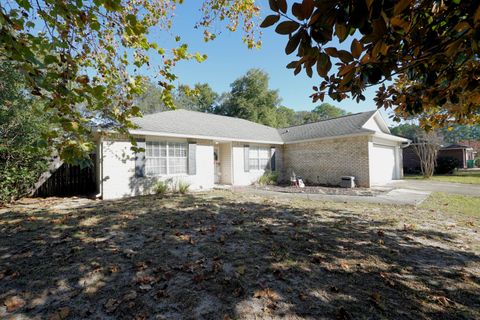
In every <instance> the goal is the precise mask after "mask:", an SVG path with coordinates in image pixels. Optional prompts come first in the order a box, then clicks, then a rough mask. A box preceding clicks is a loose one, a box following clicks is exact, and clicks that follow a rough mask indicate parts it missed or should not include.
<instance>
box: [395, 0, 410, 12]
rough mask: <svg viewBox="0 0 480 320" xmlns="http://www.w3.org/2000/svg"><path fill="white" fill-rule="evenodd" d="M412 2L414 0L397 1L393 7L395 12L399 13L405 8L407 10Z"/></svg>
mask: <svg viewBox="0 0 480 320" xmlns="http://www.w3.org/2000/svg"><path fill="white" fill-rule="evenodd" d="M411 2H412V0H400V1H397V3H396V4H395V7H394V9H393V14H394V15H398V14H400V13H402V12H403V10H405V9H406V8H407V7H408V6H409V5H410V3H411Z"/></svg>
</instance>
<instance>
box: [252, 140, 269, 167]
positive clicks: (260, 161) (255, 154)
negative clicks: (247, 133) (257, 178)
mask: <svg viewBox="0 0 480 320" xmlns="http://www.w3.org/2000/svg"><path fill="white" fill-rule="evenodd" d="M248 161H249V167H250V169H251V170H265V169H267V167H268V164H269V162H270V150H269V148H265V147H255V146H253V147H252V146H250V149H249V155H248Z"/></svg>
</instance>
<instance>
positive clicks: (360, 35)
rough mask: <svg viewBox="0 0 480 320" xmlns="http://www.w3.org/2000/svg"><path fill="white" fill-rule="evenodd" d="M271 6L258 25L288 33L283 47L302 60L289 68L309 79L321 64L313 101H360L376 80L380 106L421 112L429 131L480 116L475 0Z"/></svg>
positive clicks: (308, 1) (405, 113)
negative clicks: (336, 42) (335, 41)
mask: <svg viewBox="0 0 480 320" xmlns="http://www.w3.org/2000/svg"><path fill="white" fill-rule="evenodd" d="M269 5H270V8H271V10H272V11H273V12H274V14H272V15H269V16H267V17H266V18H265V20H264V21H263V22H262V24H261V27H270V26H272V25H276V27H275V31H276V32H277V33H279V34H281V35H285V36H287V35H288V42H287V45H286V47H285V52H286V54H292V53H294V52H296V54H297V59H295V60H294V61H292V62H290V63H289V64H288V65H287V68H291V69H293V70H294V74H298V73H299V72H300V71H301V70H302V69H303V70H305V72H306V74H307V75H308V76H309V77H312V76H313V73H314V71H313V69H314V67H316V73H317V74H318V76H319V77H320V78H321V79H322V81H321V82H320V84H319V86H315V87H313V90H314V93H313V94H312V96H311V97H312V99H313V101H317V100H321V101H323V99H324V98H325V95H329V96H330V97H331V98H332V99H334V100H336V101H341V100H343V99H346V98H349V97H351V98H353V99H356V101H357V102H358V101H360V100H365V96H364V95H363V92H364V91H365V89H366V88H367V87H370V86H379V88H378V90H377V96H376V99H375V100H376V102H377V106H378V107H387V108H388V107H390V108H394V109H395V112H396V115H397V117H396V119H397V120H399V119H400V118H408V117H410V116H412V115H422V118H421V119H420V120H421V121H420V124H421V126H423V127H424V128H426V129H429V128H431V127H434V126H442V125H445V124H448V123H463V124H466V123H478V122H480V113H479V112H478V110H479V107H480V85H479V84H480V80H479V79H480V77H479V76H480V73H479V70H480V61H479V60H478V55H479V53H480V49H479V48H480V46H479V40H480V33H479V32H478V30H479V28H480V6H479V2H478V1H436V0H426V1H413V0H400V1H364V0H353V1H340V0H332V1H330V0H328V1H327V0H320V1H313V0H303V1H302V2H301V3H297V2H295V3H293V4H292V5H291V14H290V13H288V14H287V9H288V4H287V1H286V0H269ZM333 38H336V39H338V40H339V41H340V42H341V43H343V42H346V43H345V49H343V48H336V47H333V46H332V45H331V44H332V40H333ZM334 65H335V67H333V66H334ZM392 80H393V83H391V84H389V85H388V86H386V85H385V83H384V82H385V81H392Z"/></svg>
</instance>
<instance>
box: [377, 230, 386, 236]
mask: <svg viewBox="0 0 480 320" xmlns="http://www.w3.org/2000/svg"><path fill="white" fill-rule="evenodd" d="M377 235H378V236H379V237H383V236H385V232H384V231H383V230H378V231H377Z"/></svg>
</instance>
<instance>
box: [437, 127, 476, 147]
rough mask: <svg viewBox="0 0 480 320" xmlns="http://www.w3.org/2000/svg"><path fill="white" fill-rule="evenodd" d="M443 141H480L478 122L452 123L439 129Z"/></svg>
mask: <svg viewBox="0 0 480 320" xmlns="http://www.w3.org/2000/svg"><path fill="white" fill-rule="evenodd" d="M440 131H441V133H442V135H443V137H444V140H445V142H448V143H459V142H461V141H466V140H474V141H480V124H477V125H452V126H450V127H445V128H442V129H440Z"/></svg>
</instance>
